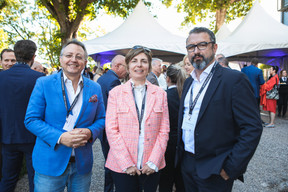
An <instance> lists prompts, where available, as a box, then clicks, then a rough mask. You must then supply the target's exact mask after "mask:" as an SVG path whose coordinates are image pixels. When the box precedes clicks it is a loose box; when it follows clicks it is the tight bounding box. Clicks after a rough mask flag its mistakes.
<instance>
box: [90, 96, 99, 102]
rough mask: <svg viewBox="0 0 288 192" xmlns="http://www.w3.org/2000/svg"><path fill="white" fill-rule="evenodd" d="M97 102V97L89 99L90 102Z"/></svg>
mask: <svg viewBox="0 0 288 192" xmlns="http://www.w3.org/2000/svg"><path fill="white" fill-rule="evenodd" d="M97 101H98V98H97V95H92V96H91V97H90V99H89V102H97Z"/></svg>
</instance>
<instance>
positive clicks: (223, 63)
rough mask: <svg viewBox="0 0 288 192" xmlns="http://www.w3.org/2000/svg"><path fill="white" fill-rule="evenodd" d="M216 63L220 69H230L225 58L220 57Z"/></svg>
mask: <svg viewBox="0 0 288 192" xmlns="http://www.w3.org/2000/svg"><path fill="white" fill-rule="evenodd" d="M217 61H218V63H219V64H220V65H221V66H222V67H226V68H229V69H230V67H229V61H228V59H227V58H226V57H220V58H218V60H217Z"/></svg>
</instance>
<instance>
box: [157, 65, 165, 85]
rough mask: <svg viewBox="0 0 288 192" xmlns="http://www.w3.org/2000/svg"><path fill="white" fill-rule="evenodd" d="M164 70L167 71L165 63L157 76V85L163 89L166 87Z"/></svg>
mask: <svg viewBox="0 0 288 192" xmlns="http://www.w3.org/2000/svg"><path fill="white" fill-rule="evenodd" d="M166 71H167V66H166V65H162V67H161V74H160V75H159V77H158V83H159V87H161V88H162V89H163V90H166V89H167V83H166Z"/></svg>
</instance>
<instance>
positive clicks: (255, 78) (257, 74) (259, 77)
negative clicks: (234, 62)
mask: <svg viewBox="0 0 288 192" xmlns="http://www.w3.org/2000/svg"><path fill="white" fill-rule="evenodd" d="M241 71H242V72H243V73H245V74H246V75H247V77H248V79H249V81H250V83H251V85H252V87H253V90H254V95H255V97H256V98H259V97H260V94H259V90H260V85H263V84H264V83H265V81H264V78H263V72H262V70H261V69H258V68H257V67H256V66H254V65H250V66H248V67H244V68H242V69H241Z"/></svg>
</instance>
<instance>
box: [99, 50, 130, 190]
mask: <svg viewBox="0 0 288 192" xmlns="http://www.w3.org/2000/svg"><path fill="white" fill-rule="evenodd" d="M126 74H127V69H126V63H125V57H124V56H122V55H116V56H115V57H114V58H113V59H112V61H111V69H110V70H109V71H107V72H106V73H105V74H104V75H102V76H101V77H99V79H98V81H97V83H99V84H100V86H101V89H102V94H103V101H104V105H105V109H107V99H108V95H109V91H111V90H112V89H113V88H114V87H116V86H117V85H121V82H120V79H122V78H124V77H125V76H126ZM100 140H101V146H102V152H103V155H104V158H105V160H106V159H107V155H108V152H109V148H110V147H109V144H108V140H107V137H106V132H105V130H104V131H103V133H102V135H101V136H100ZM104 192H113V180H112V176H111V171H110V170H109V169H107V168H106V167H105V184H104Z"/></svg>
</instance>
